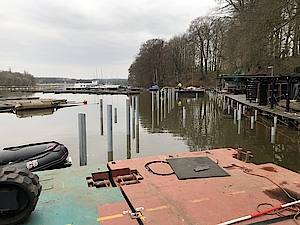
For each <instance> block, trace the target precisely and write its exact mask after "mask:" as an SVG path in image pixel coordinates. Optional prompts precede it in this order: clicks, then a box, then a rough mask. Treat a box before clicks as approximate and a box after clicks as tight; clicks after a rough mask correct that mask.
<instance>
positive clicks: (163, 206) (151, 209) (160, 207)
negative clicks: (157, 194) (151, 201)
mask: <svg viewBox="0 0 300 225" xmlns="http://www.w3.org/2000/svg"><path fill="white" fill-rule="evenodd" d="M167 208H168V207H167V206H166V205H162V206H158V207H155V208H149V209H146V210H147V211H148V212H152V211H156V210H160V209H167Z"/></svg>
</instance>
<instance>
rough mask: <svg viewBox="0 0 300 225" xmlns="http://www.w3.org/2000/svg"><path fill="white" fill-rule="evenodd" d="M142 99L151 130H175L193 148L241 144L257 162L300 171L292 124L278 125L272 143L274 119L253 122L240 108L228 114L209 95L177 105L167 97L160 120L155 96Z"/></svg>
mask: <svg viewBox="0 0 300 225" xmlns="http://www.w3.org/2000/svg"><path fill="white" fill-rule="evenodd" d="M141 98H142V101H140V114H141V123H142V125H143V126H144V127H145V128H146V129H147V130H148V132H150V133H151V132H154V133H166V132H168V133H172V134H173V135H174V136H175V137H178V138H181V139H183V140H184V141H185V143H186V144H187V145H188V146H189V149H190V151H200V150H205V149H214V148H223V147H234V148H238V147H242V148H243V150H244V151H247V150H251V152H252V153H253V155H254V159H253V162H254V163H258V164H259V163H266V162H273V163H275V164H279V165H281V166H283V167H286V168H289V169H291V170H293V171H296V172H298V171H299V170H300V163H299V140H300V139H299V133H298V131H296V130H295V129H293V128H291V127H286V126H283V125H278V124H277V132H276V136H275V140H274V143H271V126H272V122H273V121H272V120H270V119H268V118H266V117H262V116H258V118H257V121H256V122H255V123H254V124H252V125H251V116H242V119H241V120H239V119H238V115H237V113H238V111H236V110H230V114H228V112H229V110H228V107H227V106H225V107H224V106H223V103H220V102H218V101H215V100H214V99H212V98H210V97H209V95H204V97H202V98H199V99H197V100H195V99H178V100H177V105H175V107H174V108H172V105H170V104H172V103H170V101H169V100H166V101H165V102H164V103H163V105H164V104H165V103H166V104H167V105H170V106H167V107H164V108H163V110H164V112H163V113H165V114H166V116H165V117H164V118H162V119H161V121H159V123H158V122H157V120H158V117H155V110H154V111H153V110H151V109H150V106H151V99H153V98H151V97H150V96H149V94H148V93H144V94H143V95H141ZM155 105H158V104H157V103H156V104H155ZM220 106H221V108H223V109H221V108H220ZM170 108H171V110H170ZM156 109H157V108H156ZM244 111H245V109H242V112H244Z"/></svg>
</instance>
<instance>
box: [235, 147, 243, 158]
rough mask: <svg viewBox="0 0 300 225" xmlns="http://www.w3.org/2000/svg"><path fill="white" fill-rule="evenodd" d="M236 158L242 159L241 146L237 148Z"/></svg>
mask: <svg viewBox="0 0 300 225" xmlns="http://www.w3.org/2000/svg"><path fill="white" fill-rule="evenodd" d="M236 158H237V159H238V160H241V159H242V148H238V149H237V155H236Z"/></svg>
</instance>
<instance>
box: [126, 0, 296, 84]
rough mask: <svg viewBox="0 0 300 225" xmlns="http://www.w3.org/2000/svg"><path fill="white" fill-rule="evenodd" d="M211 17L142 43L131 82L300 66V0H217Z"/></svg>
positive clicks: (204, 77) (173, 80) (291, 69)
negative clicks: (171, 34)
mask: <svg viewBox="0 0 300 225" xmlns="http://www.w3.org/2000/svg"><path fill="white" fill-rule="evenodd" d="M217 1H218V2H219V7H218V9H216V10H215V11H214V12H212V13H211V14H212V16H200V17H197V18H195V19H194V20H193V21H191V23H190V25H189V27H188V28H187V30H186V31H185V32H184V33H182V34H178V35H174V36H173V37H172V38H170V39H169V40H164V39H161V38H155V39H150V40H147V41H146V42H144V43H142V45H141V47H140V50H139V52H138V54H137V56H136V57H135V59H134V61H133V63H132V64H131V65H130V68H129V69H128V71H129V76H128V80H129V82H130V83H131V84H134V85H137V86H141V87H149V86H151V85H153V84H158V85H159V86H165V85H174V84H175V83H176V82H178V81H182V80H185V81H188V82H190V83H191V82H195V83H197V81H198V82H201V81H204V80H207V79H211V78H216V77H218V76H219V74H224V73H229V74H233V73H234V71H236V70H238V69H240V70H242V71H244V72H245V73H246V74H255V73H265V74H269V73H271V71H270V68H272V71H273V73H274V75H280V74H283V75H286V74H293V73H295V72H298V73H299V71H300V69H299V68H300V60H299V59H300V56H299V55H300V0H217Z"/></svg>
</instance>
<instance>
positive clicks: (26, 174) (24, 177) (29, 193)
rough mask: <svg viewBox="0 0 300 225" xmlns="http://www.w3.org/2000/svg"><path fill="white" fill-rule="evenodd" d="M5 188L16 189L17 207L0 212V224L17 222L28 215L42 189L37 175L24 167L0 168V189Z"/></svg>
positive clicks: (12, 224) (6, 224)
mask: <svg viewBox="0 0 300 225" xmlns="http://www.w3.org/2000/svg"><path fill="white" fill-rule="evenodd" d="M7 188H8V189H17V190H18V197H17V200H18V204H19V207H18V209H17V210H11V211H5V212H0V225H8V224H10V225H14V224H19V223H21V222H23V221H25V220H26V219H27V218H28V217H29V216H30V214H31V212H32V211H34V209H35V206H36V204H37V202H38V198H39V196H40V193H41V190H42V186H41V185H40V183H39V177H38V176H37V175H36V174H33V173H32V172H30V171H29V170H28V169H26V168H23V169H17V168H15V167H9V168H6V169H1V168H0V191H1V189H7Z"/></svg>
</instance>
